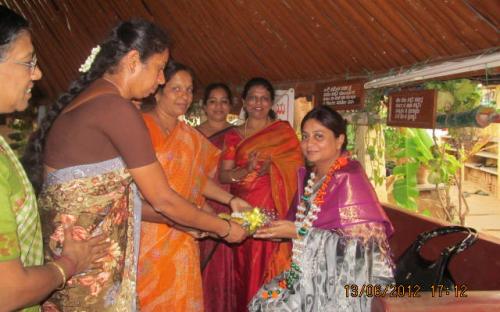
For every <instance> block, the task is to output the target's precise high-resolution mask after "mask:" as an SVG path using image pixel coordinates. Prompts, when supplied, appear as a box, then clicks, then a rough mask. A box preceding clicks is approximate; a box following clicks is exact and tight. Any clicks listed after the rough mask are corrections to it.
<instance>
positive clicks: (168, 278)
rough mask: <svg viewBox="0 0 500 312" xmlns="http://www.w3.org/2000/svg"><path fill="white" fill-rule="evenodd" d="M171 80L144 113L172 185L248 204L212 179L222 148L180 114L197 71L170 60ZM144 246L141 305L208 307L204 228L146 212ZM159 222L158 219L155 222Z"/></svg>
mask: <svg viewBox="0 0 500 312" xmlns="http://www.w3.org/2000/svg"><path fill="white" fill-rule="evenodd" d="M165 80H166V83H165V85H164V86H163V87H162V88H160V89H159V90H158V91H157V93H156V96H155V98H156V103H157V104H156V106H155V107H154V109H153V110H152V111H151V112H148V113H145V114H144V115H143V118H144V120H145V122H146V126H147V128H148V130H149V133H150V136H151V139H152V143H153V147H154V149H155V152H156V156H157V158H158V161H159V162H160V164H161V165H162V167H163V170H164V171H165V174H166V176H167V177H168V179H169V183H170V185H171V187H172V188H173V189H174V190H175V191H176V192H177V193H178V194H179V195H181V196H182V197H184V198H185V199H187V200H188V201H190V202H192V203H194V204H196V205H197V206H199V207H202V206H204V197H205V196H206V197H208V198H211V199H214V200H216V201H218V202H221V203H225V204H229V205H230V206H231V208H232V209H235V210H238V209H242V208H248V207H249V205H248V204H247V203H246V202H244V201H243V200H241V199H239V198H237V197H234V196H232V195H231V194H229V193H228V192H226V191H224V190H222V189H220V188H219V187H218V186H217V185H216V184H215V183H214V182H213V181H212V179H211V177H212V176H213V175H214V174H215V170H216V168H217V164H218V161H219V153H220V152H219V150H218V149H217V148H216V147H215V146H213V145H212V144H211V143H210V142H209V141H208V140H207V139H206V138H205V137H204V136H203V135H202V134H201V133H200V132H198V131H197V130H195V129H194V128H191V127H190V126H189V125H187V124H186V123H184V122H182V121H179V120H178V117H179V116H181V115H183V114H185V113H186V110H187V109H188V107H189V105H190V104H191V101H192V99H193V93H192V92H193V74H192V71H191V70H190V69H189V68H188V67H186V66H184V65H182V64H179V63H176V62H169V63H168V65H167V67H166V69H165ZM143 220H146V221H148V222H142V229H141V246H140V251H139V269H138V285H137V290H138V294H139V302H140V309H141V311H203V292H202V286H201V285H202V284H201V274H200V259H199V247H198V242H197V240H196V239H197V238H199V237H200V233H199V232H197V231H195V230H193V229H189V228H185V227H181V226H178V225H175V224H170V225H168V224H158V223H165V219H164V218H163V216H161V215H154V214H153V215H147V216H146V215H144V213H143ZM153 222H154V223H153Z"/></svg>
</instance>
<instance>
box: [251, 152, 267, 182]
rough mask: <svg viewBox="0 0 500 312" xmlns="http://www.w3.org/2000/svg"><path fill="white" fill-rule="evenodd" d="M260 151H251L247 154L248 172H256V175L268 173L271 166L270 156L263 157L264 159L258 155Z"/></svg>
mask: <svg viewBox="0 0 500 312" xmlns="http://www.w3.org/2000/svg"><path fill="white" fill-rule="evenodd" d="M259 156H260V153H259V152H257V151H252V152H251V153H250V154H248V165H247V170H248V172H254V171H255V172H257V175H258V176H263V175H266V174H268V173H269V168H270V167H271V156H267V157H264V160H262V158H260V157H259Z"/></svg>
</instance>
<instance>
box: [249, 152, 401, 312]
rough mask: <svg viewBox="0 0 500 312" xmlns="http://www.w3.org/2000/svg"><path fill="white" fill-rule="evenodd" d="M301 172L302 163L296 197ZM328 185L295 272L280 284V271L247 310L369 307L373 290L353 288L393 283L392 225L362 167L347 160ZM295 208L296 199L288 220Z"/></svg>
mask: <svg viewBox="0 0 500 312" xmlns="http://www.w3.org/2000/svg"><path fill="white" fill-rule="evenodd" d="M305 175H306V170H305V169H304V168H301V169H300V170H299V178H298V183H299V185H298V192H297V193H298V194H297V197H296V199H295V202H296V203H298V202H299V198H302V195H303V189H304V184H303V182H304V177H305ZM320 182H321V180H320ZM321 183H322V182H321ZM318 184H320V183H318ZM319 186H320V185H317V186H315V185H313V186H312V188H313V190H314V191H313V194H312V195H311V196H310V197H309V199H307V200H306V203H307V202H309V204H310V203H311V202H313V201H314V199H315V197H316V195H317V192H318V190H319ZM326 190H327V191H326V195H325V197H324V203H323V204H322V205H321V211H320V212H319V213H318V214H317V217H318V218H317V219H316V220H315V221H314V222H313V224H312V228H310V230H309V232H308V233H307V234H306V235H305V237H304V246H305V247H304V250H303V252H302V253H301V254H299V256H298V257H299V259H300V263H301V266H300V270H301V273H300V275H299V278H298V279H297V280H295V282H293V283H292V285H288V284H287V285H286V286H283V284H282V281H283V279H284V278H286V273H283V274H281V275H278V276H277V277H275V278H274V279H273V280H272V281H271V282H269V283H267V284H265V285H264V286H262V288H261V289H260V290H259V291H258V292H257V295H256V296H255V297H254V298H253V300H252V302H251V303H250V304H249V306H248V310H249V311H252V312H267V311H269V312H271V311H272V312H299V311H359V312H363V311H371V302H372V299H373V297H374V296H373V293H369V294H367V295H361V294H360V295H359V296H358V295H357V294H356V293H355V291H354V293H355V294H356V295H352V293H353V292H351V291H352V290H353V289H355V287H359V288H358V289H361V288H362V287H363V285H378V286H373V287H374V288H376V287H381V289H384V285H389V284H391V283H393V281H394V278H393V272H392V269H393V263H392V259H391V256H390V248H389V242H388V238H389V237H390V236H391V235H392V233H393V232H394V229H393V227H392V224H391V223H390V221H389V219H388V218H387V215H386V214H385V212H384V210H383V209H382V207H381V206H380V203H379V201H378V199H377V195H376V194H375V190H374V189H373V187H372V185H371V184H370V181H369V180H368V177H367V176H366V174H365V172H364V169H363V167H361V165H360V164H359V162H357V161H355V160H351V161H349V163H348V164H347V165H346V166H345V167H344V168H341V169H339V170H338V171H337V172H335V174H334V176H333V177H332V179H331V181H330V182H329V184H328V187H327V189H326ZM309 204H306V205H309ZM296 212H297V209H296V205H294V207H292V208H291V209H290V212H289V215H288V216H287V217H288V219H289V220H290V221H295V214H296ZM299 248H300V247H299ZM346 287H347V288H348V289H347V291H346ZM367 289H368V288H367ZM278 291H279V292H278ZM346 292H347V294H346ZM361 292H362V291H361ZM349 294H351V295H349Z"/></svg>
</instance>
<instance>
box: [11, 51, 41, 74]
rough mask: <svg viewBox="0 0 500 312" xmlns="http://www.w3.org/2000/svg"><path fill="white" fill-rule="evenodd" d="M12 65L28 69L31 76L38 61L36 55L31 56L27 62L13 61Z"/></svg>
mask: <svg viewBox="0 0 500 312" xmlns="http://www.w3.org/2000/svg"><path fill="white" fill-rule="evenodd" d="M12 63H14V64H19V65H23V66H26V67H29V69H30V71H31V74H32V75H33V73H34V72H35V68H36V66H37V64H38V59H37V58H36V54H33V58H32V59H31V61H29V62H18V61H13V62H12Z"/></svg>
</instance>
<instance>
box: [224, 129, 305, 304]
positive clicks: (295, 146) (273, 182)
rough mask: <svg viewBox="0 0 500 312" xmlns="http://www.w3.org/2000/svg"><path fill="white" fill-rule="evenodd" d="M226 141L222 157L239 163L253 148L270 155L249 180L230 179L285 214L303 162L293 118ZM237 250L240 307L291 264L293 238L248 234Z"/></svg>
mask: <svg viewBox="0 0 500 312" xmlns="http://www.w3.org/2000/svg"><path fill="white" fill-rule="evenodd" d="M224 144H225V150H224V153H223V159H224V160H234V162H235V165H236V166H237V167H246V166H247V164H248V155H249V154H250V153H251V152H253V151H257V152H258V153H259V159H261V160H262V161H264V159H266V158H268V157H270V158H271V166H270V169H269V174H266V175H263V176H260V177H259V176H257V175H256V174H255V173H251V174H250V175H249V176H247V178H245V180H243V181H241V182H239V183H233V184H231V193H232V194H234V195H236V196H239V197H241V198H243V199H244V200H246V201H247V202H248V203H250V204H251V205H253V206H258V207H260V208H262V209H264V210H265V211H266V212H267V213H269V214H274V215H275V216H276V217H277V218H278V219H284V218H285V217H286V215H287V212H288V209H289V207H290V204H291V203H292V200H293V197H294V195H295V192H296V190H297V186H296V183H297V170H298V168H299V167H300V166H302V165H303V159H302V153H301V151H300V143H299V141H298V139H297V136H296V135H295V131H294V130H293V129H292V127H290V124H289V123H288V122H286V121H275V122H273V123H272V124H270V125H269V126H267V127H266V128H264V129H263V130H261V131H259V132H257V133H255V134H254V135H252V136H250V137H248V138H243V137H242V136H241V134H240V133H239V132H236V131H234V132H231V133H228V134H227V135H226V136H225V142H224ZM233 251H234V274H233V279H234V292H235V293H234V294H233V295H234V296H235V297H236V306H237V310H238V311H247V308H246V305H247V303H248V302H249V301H250V299H251V298H252V297H253V296H254V295H255V293H256V292H257V290H258V289H259V287H260V286H262V284H264V283H265V282H267V281H269V280H271V279H272V277H273V276H275V275H276V274H280V273H281V272H283V271H284V270H285V269H287V268H288V266H289V263H290V255H291V249H290V244H289V243H276V242H272V241H264V240H255V239H252V238H249V239H247V240H246V241H245V242H244V243H243V244H241V245H238V246H236V247H234V248H233ZM220 300H222V298H220Z"/></svg>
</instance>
